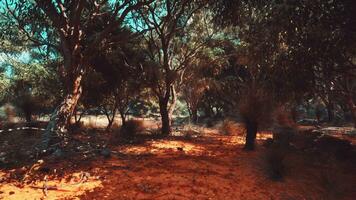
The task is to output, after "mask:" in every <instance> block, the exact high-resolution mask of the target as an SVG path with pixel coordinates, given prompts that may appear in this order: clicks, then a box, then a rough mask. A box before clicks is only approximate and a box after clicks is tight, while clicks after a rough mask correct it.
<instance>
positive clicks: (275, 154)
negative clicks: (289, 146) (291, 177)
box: [265, 144, 287, 181]
mask: <svg viewBox="0 0 356 200" xmlns="http://www.w3.org/2000/svg"><path fill="white" fill-rule="evenodd" d="M286 154H287V150H286V149H284V148H282V147H281V146H276V145H274V144H272V146H271V147H270V148H269V149H267V152H266V154H265V162H266V163H265V164H266V166H265V169H266V172H267V174H268V176H269V177H270V178H271V179H272V180H275V181H278V180H281V179H283V177H284V176H285V174H286V165H285V159H286Z"/></svg>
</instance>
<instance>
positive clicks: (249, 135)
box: [244, 119, 258, 151]
mask: <svg viewBox="0 0 356 200" xmlns="http://www.w3.org/2000/svg"><path fill="white" fill-rule="evenodd" d="M245 126H246V143H245V147H244V149H245V150H249V151H252V150H254V149H255V140H256V135H257V128H258V123H257V122H256V121H254V120H249V119H246V121H245Z"/></svg>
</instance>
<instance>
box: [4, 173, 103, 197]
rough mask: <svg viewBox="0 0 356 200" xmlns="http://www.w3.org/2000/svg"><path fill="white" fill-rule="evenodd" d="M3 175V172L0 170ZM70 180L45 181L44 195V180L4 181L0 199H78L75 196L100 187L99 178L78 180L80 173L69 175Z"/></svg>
mask: <svg viewBox="0 0 356 200" xmlns="http://www.w3.org/2000/svg"><path fill="white" fill-rule="evenodd" d="M0 175H1V176H3V175H5V173H3V172H0ZM70 176H71V177H74V178H71V179H70V181H65V179H66V178H64V179H62V180H49V181H48V182H47V187H48V193H47V196H45V194H44V191H43V186H44V181H38V182H36V183H33V184H24V185H21V184H19V183H4V184H2V185H1V186H0V199H9V200H33V199H49V200H51V199H53V200H55V199H79V198H76V197H77V196H80V195H83V194H84V193H85V192H87V191H93V190H94V189H96V188H100V187H102V182H101V181H100V180H95V179H93V178H90V177H89V179H88V180H87V181H85V182H80V181H79V179H80V178H79V177H80V173H74V174H71V175H70Z"/></svg>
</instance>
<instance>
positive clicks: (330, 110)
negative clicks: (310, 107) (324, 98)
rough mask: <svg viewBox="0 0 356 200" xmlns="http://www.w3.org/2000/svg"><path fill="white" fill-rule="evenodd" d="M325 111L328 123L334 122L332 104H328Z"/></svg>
mask: <svg viewBox="0 0 356 200" xmlns="http://www.w3.org/2000/svg"><path fill="white" fill-rule="evenodd" d="M326 109H327V111H328V122H332V121H334V105H333V104H332V103H328V105H327V106H326Z"/></svg>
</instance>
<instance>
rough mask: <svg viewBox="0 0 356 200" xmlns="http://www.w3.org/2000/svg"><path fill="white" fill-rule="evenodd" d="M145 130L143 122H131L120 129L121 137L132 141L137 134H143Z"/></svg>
mask: <svg viewBox="0 0 356 200" xmlns="http://www.w3.org/2000/svg"><path fill="white" fill-rule="evenodd" d="M144 129H145V127H144V123H143V121H142V120H129V121H127V122H126V123H125V125H124V126H122V127H121V128H120V135H121V136H122V137H124V138H126V139H132V138H134V137H135V136H136V135H137V134H139V133H142V132H143V131H144Z"/></svg>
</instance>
